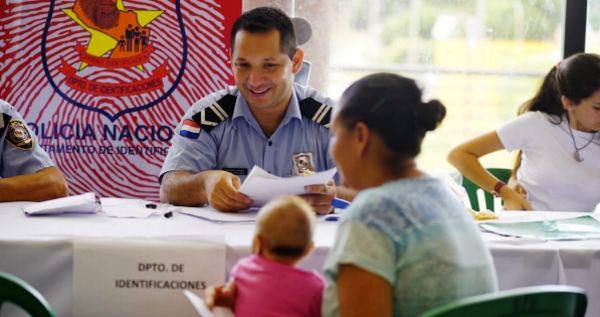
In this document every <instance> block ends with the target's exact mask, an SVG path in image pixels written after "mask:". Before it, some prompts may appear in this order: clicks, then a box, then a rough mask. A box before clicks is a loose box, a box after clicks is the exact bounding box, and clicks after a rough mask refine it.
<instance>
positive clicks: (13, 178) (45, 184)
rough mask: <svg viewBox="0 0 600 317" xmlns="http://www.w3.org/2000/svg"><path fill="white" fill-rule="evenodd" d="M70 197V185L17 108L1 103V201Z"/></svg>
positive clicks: (1, 101)
mask: <svg viewBox="0 0 600 317" xmlns="http://www.w3.org/2000/svg"><path fill="white" fill-rule="evenodd" d="M67 194H68V188H67V182H66V181H65V179H64V177H63V176H62V174H61V173H60V171H59V170H58V169H57V168H56V167H54V163H52V160H50V158H49V157H48V154H46V152H44V150H43V149H42V148H41V147H40V146H39V144H38V140H37V138H36V136H35V135H34V134H33V133H31V131H30V130H29V128H28V127H27V125H26V124H25V122H24V121H23V118H22V117H21V116H20V115H19V114H18V113H17V111H16V109H15V108H13V107H12V106H11V105H9V104H8V103H7V102H5V101H3V100H0V202H7V201H43V200H48V199H53V198H58V197H64V196H67Z"/></svg>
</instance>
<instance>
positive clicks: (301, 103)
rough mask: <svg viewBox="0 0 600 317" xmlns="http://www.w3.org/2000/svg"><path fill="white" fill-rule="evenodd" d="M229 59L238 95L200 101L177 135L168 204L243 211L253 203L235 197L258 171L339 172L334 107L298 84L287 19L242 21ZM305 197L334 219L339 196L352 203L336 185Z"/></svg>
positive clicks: (164, 191)
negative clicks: (333, 153) (332, 132)
mask: <svg viewBox="0 0 600 317" xmlns="http://www.w3.org/2000/svg"><path fill="white" fill-rule="evenodd" d="M231 54H232V55H231V59H232V69H233V74H234V78H235V82H236V87H228V88H227V89H225V90H222V91H219V92H216V93H213V94H211V95H209V96H207V97H205V98H203V99H201V100H200V101H199V102H197V103H196V104H194V105H193V106H192V107H191V108H190V109H189V110H188V111H187V112H186V114H185V115H184V117H183V120H182V122H181V123H180V124H179V125H178V126H177V128H176V133H175V137H174V139H173V145H172V146H171V148H170V149H169V154H168V156H167V158H166V160H165V162H164V165H163V168H162V171H161V175H160V178H159V181H160V182H161V200H162V201H163V202H168V203H173V204H178V205H187V206H202V205H204V204H205V203H207V202H209V203H210V204H211V206H213V207H214V208H216V209H218V210H221V211H233V210H241V209H246V208H249V207H250V206H251V204H252V202H251V201H250V200H249V199H248V197H246V196H244V195H243V194H241V193H239V192H238V191H237V189H238V188H239V187H240V185H241V183H242V182H243V181H244V179H245V178H246V176H247V175H248V172H249V171H250V170H251V169H252V167H253V166H254V165H258V166H260V167H262V168H263V169H265V170H267V171H268V172H269V173H272V174H274V175H278V176H283V177H287V176H294V175H302V174H303V173H306V172H307V171H323V170H327V169H330V168H333V167H334V166H335V164H334V163H333V161H332V159H331V157H330V155H329V150H328V148H329V124H330V123H329V121H330V117H331V112H332V108H331V104H332V100H331V99H329V98H327V97H326V96H325V95H323V94H322V93H320V92H318V91H316V90H314V89H312V88H309V87H304V86H300V85H298V84H294V83H293V74H295V73H297V72H298V71H299V70H300V68H301V65H302V60H303V58H304V53H303V52H302V50H301V49H300V48H298V47H297V45H296V36H295V34H294V28H293V25H292V21H291V20H290V18H289V17H288V16H287V15H285V13H283V12H282V11H280V10H278V9H274V8H267V7H259V8H256V9H253V10H251V11H248V12H246V13H244V14H242V16H240V17H239V18H238V19H237V20H236V22H235V23H234V25H233V28H232V31H231ZM336 181H337V180H336ZM307 192H309V193H310V194H309V195H305V196H303V197H304V198H305V199H306V200H308V201H309V202H310V203H311V204H312V205H313V208H314V209H315V211H316V212H318V213H327V212H330V211H331V210H332V207H331V201H332V199H333V198H334V197H335V196H339V197H342V198H346V199H351V198H353V195H354V193H353V192H351V191H350V190H348V189H345V188H343V187H342V186H335V184H334V183H333V182H331V183H330V184H329V185H327V186H311V188H308V189H307Z"/></svg>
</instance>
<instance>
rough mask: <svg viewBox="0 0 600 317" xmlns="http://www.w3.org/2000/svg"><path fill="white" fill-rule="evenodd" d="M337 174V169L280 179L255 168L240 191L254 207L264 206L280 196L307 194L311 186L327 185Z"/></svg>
mask: <svg viewBox="0 0 600 317" xmlns="http://www.w3.org/2000/svg"><path fill="white" fill-rule="evenodd" d="M335 173H337V168H335V167H334V168H332V169H330V170H327V171H323V172H319V173H314V174H311V175H307V176H294V177H279V176H275V175H271V174H269V173H267V172H266V171H265V170H263V169H262V168H260V167H258V166H254V167H253V168H252V170H251V171H250V174H249V175H248V177H246V180H245V181H244V183H243V184H242V186H240V188H239V189H238V191H239V192H240V193H242V194H244V195H246V196H248V198H250V199H252V201H253V202H254V206H258V207H260V206H262V205H264V204H266V203H267V202H268V201H269V200H271V199H273V198H274V197H276V196H279V195H301V194H306V190H305V189H304V188H305V187H306V186H310V185H326V184H327V183H328V182H329V181H330V180H331V179H333V176H334V175H335Z"/></svg>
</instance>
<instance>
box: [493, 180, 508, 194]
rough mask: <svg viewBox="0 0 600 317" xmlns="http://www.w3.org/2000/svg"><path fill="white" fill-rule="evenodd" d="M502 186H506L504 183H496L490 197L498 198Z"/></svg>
mask: <svg viewBox="0 0 600 317" xmlns="http://www.w3.org/2000/svg"><path fill="white" fill-rule="evenodd" d="M504 185H506V183H505V182H503V181H499V182H498V183H496V186H494V190H492V195H494V196H496V197H500V189H501V188H502V186H504Z"/></svg>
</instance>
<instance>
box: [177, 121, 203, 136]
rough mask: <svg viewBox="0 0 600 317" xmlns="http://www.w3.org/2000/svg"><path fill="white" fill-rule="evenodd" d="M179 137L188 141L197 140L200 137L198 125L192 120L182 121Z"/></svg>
mask: <svg viewBox="0 0 600 317" xmlns="http://www.w3.org/2000/svg"><path fill="white" fill-rule="evenodd" d="M179 135H181V136H183V137H186V138H188V139H197V138H198V137H199V136H200V125H199V124H197V123H196V122H195V121H194V120H184V121H183V124H182V125H181V131H180V132H179Z"/></svg>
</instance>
